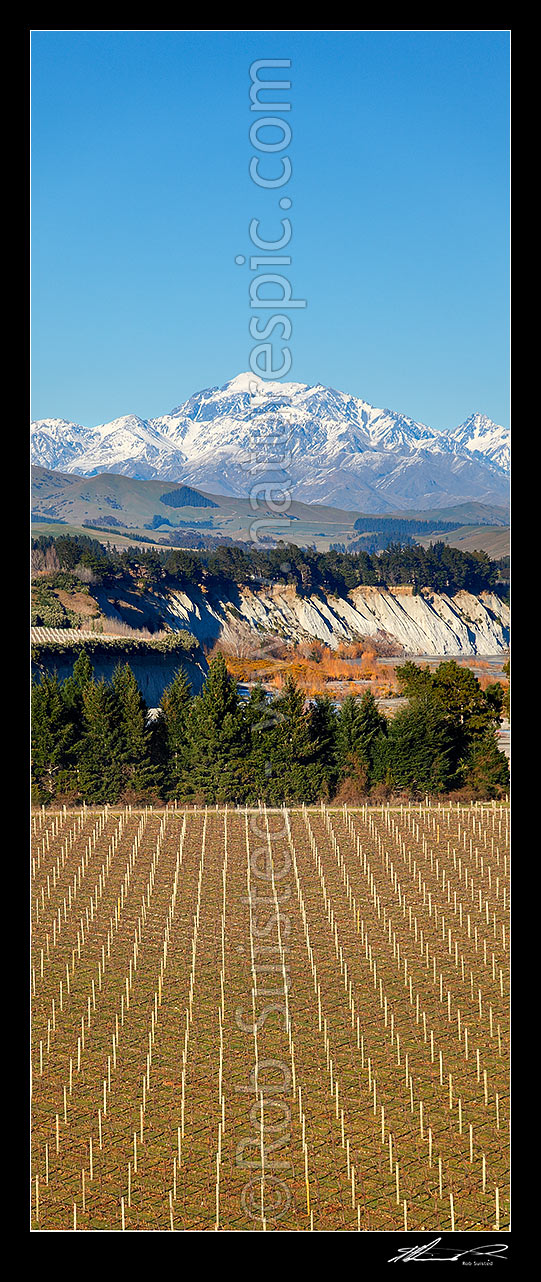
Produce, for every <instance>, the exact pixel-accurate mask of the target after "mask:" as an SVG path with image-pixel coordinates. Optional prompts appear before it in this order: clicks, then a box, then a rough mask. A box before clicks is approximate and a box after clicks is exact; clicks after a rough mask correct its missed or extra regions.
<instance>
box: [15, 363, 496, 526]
mask: <svg viewBox="0 0 541 1282" xmlns="http://www.w3.org/2000/svg"><path fill="white" fill-rule="evenodd" d="M32 461H33V462H34V463H36V464H39V465H41V466H42V467H46V468H50V469H57V470H59V471H62V472H65V473H75V474H78V475H82V476H92V475H96V474H97V473H100V472H117V473H122V474H124V475H126V476H131V477H136V478H139V479H150V478H157V479H158V478H159V479H161V480H169V481H183V482H186V483H187V484H189V485H193V486H196V487H197V488H203V489H204V490H207V491H210V492H211V493H217V494H224V495H241V496H248V495H250V494H254V492H255V493H256V494H257V493H259V494H260V495H261V494H262V493H264V492H265V493H266V497H269V489H268V487H269V486H271V485H272V484H274V485H275V486H277V487H280V489H281V490H285V491H286V492H287V493H291V494H292V496H293V497H294V498H295V499H297V500H301V501H302V502H305V503H325V504H329V505H332V506H334V507H339V508H342V509H347V510H349V509H357V510H358V511H363V512H372V513H375V512H379V513H385V512H390V511H396V510H397V509H401V510H405V511H406V510H409V509H414V510H420V509H423V508H439V507H444V506H449V505H454V504H458V503H463V502H466V501H468V500H475V501H477V502H481V503H496V504H506V503H507V502H508V470H509V433H508V432H507V430H506V429H505V428H503V427H500V426H499V425H498V424H495V423H493V422H492V421H491V420H490V419H488V418H487V417H486V416H484V415H481V414H472V415H471V416H470V418H468V419H467V420H466V422H465V423H462V424H460V425H459V426H458V427H456V428H454V429H453V430H451V431H448V432H443V431H441V432H437V431H435V429H434V428H431V427H429V426H427V425H426V424H423V423H418V422H416V421H415V420H414V419H411V418H408V417H407V416H405V415H403V414H400V413H396V412H394V411H392V410H387V409H376V408H374V406H372V405H369V404H368V403H367V402H366V401H363V400H360V399H359V398H357V397H354V396H350V395H348V394H346V393H343V392H339V391H336V390H335V389H333V388H326V387H323V386H315V387H310V386H308V385H306V384H303V383H272V382H263V381H262V380H261V379H258V378H257V377H256V376H255V375H253V374H240V375H238V376H237V377H236V378H234V379H232V380H231V381H230V382H229V383H226V384H225V385H224V386H223V387H212V388H207V389H205V390H204V391H201V392H197V393H196V394H195V395H194V396H192V397H190V398H189V399H188V400H187V401H186V402H185V403H184V404H182V405H179V406H177V407H176V408H175V409H173V410H172V411H171V413H170V414H165V415H161V416H159V417H157V418H153V419H148V420H145V419H141V418H139V417H138V416H137V415H134V414H129V415H126V416H125V417H122V418H118V419H115V420H114V421H112V422H110V423H102V424H100V425H98V426H97V427H94V428H87V427H84V426H82V425H81V424H79V423H71V422H67V421H65V420H63V419H40V420H37V421H35V422H34V423H33V424H32ZM258 484H259V487H260V488H259V490H258V489H257V486H258ZM265 487H267V488H266V490H265Z"/></svg>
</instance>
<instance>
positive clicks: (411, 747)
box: [374, 699, 454, 793]
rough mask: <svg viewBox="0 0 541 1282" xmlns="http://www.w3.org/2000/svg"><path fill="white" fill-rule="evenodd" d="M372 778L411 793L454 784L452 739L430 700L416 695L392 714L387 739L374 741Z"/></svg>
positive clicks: (433, 789)
mask: <svg viewBox="0 0 541 1282" xmlns="http://www.w3.org/2000/svg"><path fill="white" fill-rule="evenodd" d="M377 744H378V747H377V751H376V753H375V759H374V778H375V780H376V782H377V781H379V782H382V783H385V784H387V786H390V787H394V788H398V789H406V790H408V791H410V792H413V793H419V792H428V793H441V792H447V791H448V790H449V788H450V787H452V786H453V782H454V778H453V770H452V755H453V741H452V735H451V733H450V730H449V727H448V726H447V725H446V723H445V721H443V720H442V717H441V715H440V712H439V710H438V708H437V707H436V706H435V705H434V704H433V703H432V702H431V701H430V700H427V701H426V702H423V700H421V699H415V700H414V702H413V703H412V704H411V706H407V707H405V708H402V709H401V710H400V711H399V712H397V713H396V715H395V716H394V717H393V719H392V721H391V723H390V727H389V733H388V736H387V739H384V738H382V739H380V740H378V741H377Z"/></svg>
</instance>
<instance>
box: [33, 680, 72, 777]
mask: <svg viewBox="0 0 541 1282" xmlns="http://www.w3.org/2000/svg"><path fill="white" fill-rule="evenodd" d="M31 715H32V734H31V752H32V786H33V793H34V798H35V800H36V801H41V802H45V801H50V800H52V798H53V797H55V796H56V795H57V793H58V792H60V791H61V790H62V788H63V787H65V786H69V784H70V777H69V769H70V765H71V759H72V758H71V752H72V749H73V745H74V740H75V735H74V726H73V721H72V719H71V717H70V713H69V709H68V708H67V707H66V704H65V701H64V699H63V696H62V686H61V684H60V682H59V680H58V674H57V673H56V672H54V673H53V675H52V676H50V675H49V674H48V673H44V674H43V675H42V677H41V679H40V680H39V681H36V682H34V684H33V688H32V699H31Z"/></svg>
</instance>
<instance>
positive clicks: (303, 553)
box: [32, 535, 500, 595]
mask: <svg viewBox="0 0 541 1282" xmlns="http://www.w3.org/2000/svg"><path fill="white" fill-rule="evenodd" d="M53 549H54V552H53V555H54V558H55V564H56V563H58V567H59V568H60V569H62V570H68V571H69V570H74V569H75V568H76V567H84V569H85V570H86V571H87V572H88V573H90V574H91V575H92V576H93V580H94V582H96V583H103V584H111V583H114V582H116V581H118V580H119V579H122V578H130V579H132V580H136V581H137V582H138V583H139V584H140V586H141V587H145V586H146V587H148V588H156V587H158V586H159V585H160V584H161V585H163V587H167V586H174V585H176V586H182V587H185V588H187V589H189V588H190V587H197V588H199V587H202V586H203V585H204V586H205V587H206V589H207V590H210V591H212V590H216V591H219V590H220V587H221V586H222V587H223V585H224V584H226V583H235V584H237V585H238V586H239V587H240V586H243V585H244V586H250V587H254V586H257V585H265V584H268V585H270V584H273V583H290V584H293V585H294V586H295V587H296V589H297V591H299V592H303V593H309V592H313V591H317V590H318V589H320V590H324V591H330V592H333V593H335V594H337V595H340V594H344V593H347V592H349V591H351V589H352V588H356V587H360V586H361V585H363V584H364V585H373V586H375V587H398V586H400V585H410V586H412V587H413V590H414V592H415V591H419V590H420V589H421V588H429V589H432V591H434V592H445V593H448V594H450V595H453V594H454V593H456V592H459V591H461V590H464V591H467V592H471V593H473V594H475V595H476V594H478V593H479V592H483V591H498V590H499V587H500V584H499V577H500V576H499V566H498V564H497V563H496V562H495V561H491V559H490V557H489V556H488V555H487V553H486V552H482V551H481V552H463V551H461V550H460V549H459V548H453V547H448V546H447V545H446V544H444V543H441V542H436V543H433V544H431V545H430V546H429V547H428V548H424V547H422V546H421V545H420V544H414V545H413V546H408V547H402V546H401V545H400V544H399V543H396V544H392V545H391V546H390V547H388V548H387V549H386V550H385V551H383V552H380V553H379V554H370V553H369V552H366V551H357V552H351V553H350V552H338V551H337V550H336V549H333V550H331V551H329V552H317V551H316V550H315V549H313V548H299V547H297V546H296V545H295V544H292V543H279V544H278V545H277V546H276V547H274V548H269V549H261V548H258V547H256V546H250V545H247V544H244V545H239V544H235V545H233V546H227V547H220V548H217V549H215V550H214V551H208V550H204V551H192V550H184V549H178V548H174V549H165V548H164V549H162V548H141V547H136V546H135V547H129V548H126V549H124V550H123V551H121V552H119V551H117V550H116V549H115V548H113V547H111V545H110V544H103V543H100V542H99V541H98V540H97V539H92V538H90V537H89V536H88V537H87V536H85V535H77V536H70V535H60V536H55V537H53V536H52V535H41V536H39V537H38V538H36V539H34V540H33V543H32V550H33V553H34V556H35V557H39V555H40V554H42V556H43V559H44V562H45V561H46V557H47V553H48V552H49V553H51V552H52V550H53Z"/></svg>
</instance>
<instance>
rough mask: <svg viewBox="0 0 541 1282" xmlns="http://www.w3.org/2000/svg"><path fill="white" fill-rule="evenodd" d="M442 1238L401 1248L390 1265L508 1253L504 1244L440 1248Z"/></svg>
mask: <svg viewBox="0 0 541 1282" xmlns="http://www.w3.org/2000/svg"><path fill="white" fill-rule="evenodd" d="M440 1242H441V1237H436V1238H434V1241H433V1242H427V1243H426V1246H424V1245H420V1246H412V1247H408V1246H403V1247H400V1249H399V1252H398V1255H393V1256H391V1259H390V1260H389V1261H388V1263H389V1264H396V1263H397V1261H399V1260H460V1259H461V1258H462V1257H463V1256H465V1255H470V1256H471V1255H492V1256H499V1257H500V1258H503V1255H504V1252H505V1251H507V1245H506V1244H504V1243H503V1242H494V1243H493V1242H487V1244H486V1246H470V1247H468V1249H467V1250H466V1251H457V1249H456V1247H454V1246H441V1247H440V1246H439V1243H440Z"/></svg>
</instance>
